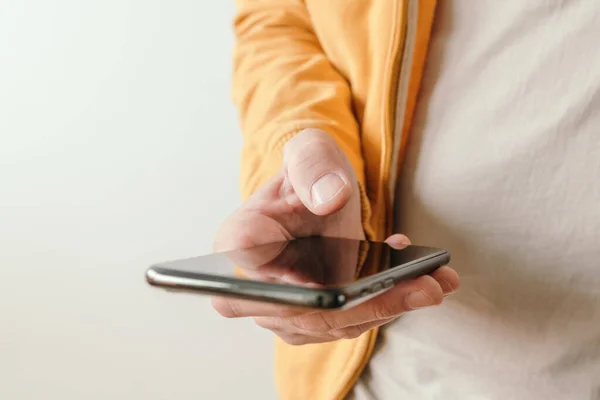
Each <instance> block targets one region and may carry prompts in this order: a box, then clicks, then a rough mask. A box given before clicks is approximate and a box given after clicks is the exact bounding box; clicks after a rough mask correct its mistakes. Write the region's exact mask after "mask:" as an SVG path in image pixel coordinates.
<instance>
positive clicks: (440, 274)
mask: <svg viewBox="0 0 600 400" xmlns="http://www.w3.org/2000/svg"><path fill="white" fill-rule="evenodd" d="M431 276H432V277H433V279H435V280H436V281H437V282H438V283H439V284H440V286H441V288H442V291H443V292H444V295H446V296H447V295H449V294H452V293H453V292H455V291H457V290H458V288H459V287H460V277H459V276H458V274H457V273H456V271H455V270H453V269H452V268H450V267H449V266H447V265H445V266H442V267H440V268H438V269H437V270H435V271H434V272H433V273H432V274H431Z"/></svg>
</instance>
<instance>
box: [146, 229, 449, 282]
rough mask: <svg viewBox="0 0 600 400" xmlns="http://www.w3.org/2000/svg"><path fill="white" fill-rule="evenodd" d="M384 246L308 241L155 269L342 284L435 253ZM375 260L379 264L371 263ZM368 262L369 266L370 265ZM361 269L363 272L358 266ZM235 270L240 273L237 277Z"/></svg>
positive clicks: (340, 240) (325, 239) (166, 264)
mask: <svg viewBox="0 0 600 400" xmlns="http://www.w3.org/2000/svg"><path fill="white" fill-rule="evenodd" d="M439 252H440V250H439V249H435V248H430V247H422V246H408V247H406V248H404V249H400V250H398V249H394V248H392V247H391V246H389V245H388V244H386V243H383V242H369V241H361V240H354V239H343V238H330V237H321V236H318V237H307V238H301V239H295V240H292V241H287V242H278V243H270V244H266V245H261V246H257V247H252V248H249V249H241V250H232V251H227V252H222V253H215V254H209V255H205V256H199V257H193V258H189V259H183V260H176V261H169V262H163V263H159V264H156V265H154V267H158V268H161V269H166V270H169V271H171V272H172V273H175V274H177V275H179V274H181V276H186V275H189V274H193V275H202V276H207V275H208V276H210V275H213V276H214V275H216V276H226V277H233V276H236V277H238V278H244V279H252V280H260V281H264V282H273V283H289V284H296V285H297V284H317V285H319V286H322V287H327V286H342V285H347V284H351V283H353V282H356V281H357V280H359V279H363V278H366V277H368V276H370V275H373V274H376V273H378V272H381V271H382V270H385V269H388V268H390V266H398V265H402V264H406V263H409V262H411V261H414V260H418V259H422V258H426V257H429V256H432V255H435V254H437V253H439ZM373 262H375V263H377V265H372V264H373ZM369 264H370V265H369ZM359 266H362V268H359ZM236 269H237V271H238V272H241V274H236Z"/></svg>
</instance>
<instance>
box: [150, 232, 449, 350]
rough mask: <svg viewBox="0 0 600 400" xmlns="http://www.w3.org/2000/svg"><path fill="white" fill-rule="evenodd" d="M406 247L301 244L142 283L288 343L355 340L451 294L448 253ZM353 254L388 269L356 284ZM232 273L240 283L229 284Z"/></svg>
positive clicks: (176, 266)
mask: <svg viewBox="0 0 600 400" xmlns="http://www.w3.org/2000/svg"><path fill="white" fill-rule="evenodd" d="M408 243H409V242H408V240H407V238H406V237H404V236H402V235H394V236H392V237H390V238H389V239H388V241H387V242H386V243H373V242H364V241H357V240H350V239H337V238H319V237H311V238H303V239H297V240H293V241H289V242H277V243H272V244H268V245H262V246H257V247H253V248H249V249H242V250H236V251H228V252H223V253H216V254H212V255H209V256H203V257H196V258H193V259H188V260H179V261H174V262H167V263H160V264H157V265H155V266H153V267H151V268H150V269H149V270H148V273H147V278H148V281H149V282H150V283H151V284H154V285H158V286H164V287H168V288H171V289H172V290H184V291H192V292H197V293H206V294H213V295H216V297H214V298H213V306H214V308H215V309H216V310H217V311H218V312H219V313H220V314H221V315H223V316H225V317H228V318H241V317H253V318H254V320H255V321H256V323H257V324H259V325H260V326H262V327H264V328H267V329H270V330H272V331H274V332H275V333H276V334H278V335H279V336H280V337H282V339H284V340H285V341H286V342H288V343H293V344H303V343H316V342H322V341H329V340H336V339H340V338H351V337H356V336H358V335H360V334H362V333H363V332H365V331H367V330H370V329H373V328H375V327H377V326H380V325H382V324H385V323H387V322H389V321H390V320H392V319H394V318H395V317H397V316H399V315H401V314H402V313H404V312H407V311H411V310H413V309H416V308H422V307H426V306H430V305H436V304H440V303H441V302H442V300H443V298H444V295H446V294H449V293H451V292H452V291H453V290H455V289H457V288H458V286H459V279H458V275H457V274H456V272H455V271H454V270H452V269H451V268H449V267H447V266H444V264H445V263H447V262H448V260H449V254H448V252H446V251H444V250H440V249H435V248H430V247H421V246H411V245H409V246H407V244H408ZM361 246H363V248H364V246H367V247H368V251H367V258H369V255H373V254H378V255H379V257H375V259H377V260H383V259H386V260H388V262H389V268H384V269H383V270H380V269H378V268H375V269H373V268H366V269H365V271H370V273H363V274H361V275H360V276H356V275H355V272H356V266H357V262H358V254H359V250H360V248H361ZM382 254H384V257H381V255H382ZM367 262H368V260H367ZM234 265H236V266H239V267H241V268H242V269H243V271H244V277H243V278H241V277H235V276H233V266H234ZM378 270H379V272H377V271H378ZM428 274H430V275H428Z"/></svg>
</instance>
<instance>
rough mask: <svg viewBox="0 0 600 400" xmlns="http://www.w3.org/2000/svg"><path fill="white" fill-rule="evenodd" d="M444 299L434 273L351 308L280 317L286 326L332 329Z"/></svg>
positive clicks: (380, 318)
mask: <svg viewBox="0 0 600 400" xmlns="http://www.w3.org/2000/svg"><path fill="white" fill-rule="evenodd" d="M443 299H444V293H443V290H442V288H441V286H440V284H439V283H438V282H437V281H436V280H435V279H434V278H433V277H431V276H429V275H425V276H421V277H419V278H417V279H414V280H410V281H406V282H402V283H399V284H397V285H396V286H395V287H393V288H391V289H390V290H388V291H386V292H384V293H382V294H381V295H379V296H377V297H374V298H373V299H370V300H368V301H366V302H364V303H362V304H359V305H357V306H356V307H353V308H350V309H348V310H340V311H328V312H320V313H313V314H304V315H297V316H292V317H289V318H280V319H279V322H280V323H281V324H282V326H286V325H294V326H297V327H299V328H301V329H306V330H308V331H312V332H330V331H333V330H336V329H341V328H345V327H348V326H352V325H359V324H362V323H366V322H371V321H377V320H386V319H389V318H395V317H397V316H399V315H401V314H402V313H404V312H407V311H412V310H416V309H419V308H424V307H429V306H434V305H439V304H441V303H442V301H443Z"/></svg>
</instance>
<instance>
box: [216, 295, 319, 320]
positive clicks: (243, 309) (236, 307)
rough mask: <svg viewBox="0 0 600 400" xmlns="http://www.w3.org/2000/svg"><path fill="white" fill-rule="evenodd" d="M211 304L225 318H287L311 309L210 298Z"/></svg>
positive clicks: (225, 298)
mask: <svg viewBox="0 0 600 400" xmlns="http://www.w3.org/2000/svg"><path fill="white" fill-rule="evenodd" d="M211 303H212V306H213V308H214V309H215V311H217V312H218V313H219V314H221V315H222V316H223V317H225V318H246V317H263V316H268V317H279V318H288V317H293V316H296V315H300V314H306V313H309V312H315V310H313V309H307V308H305V307H294V306H284V305H280V304H272V303H263V302H258V301H251V300H241V299H235V298H232V297H218V296H215V297H212V298H211Z"/></svg>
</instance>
